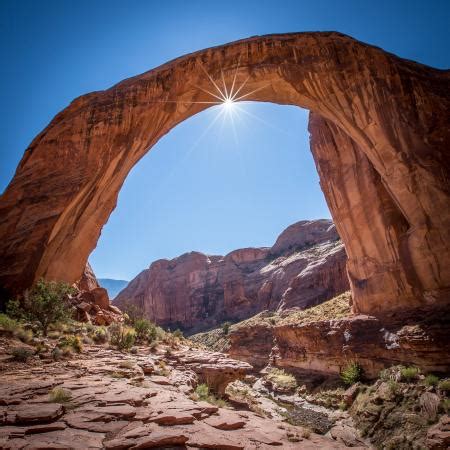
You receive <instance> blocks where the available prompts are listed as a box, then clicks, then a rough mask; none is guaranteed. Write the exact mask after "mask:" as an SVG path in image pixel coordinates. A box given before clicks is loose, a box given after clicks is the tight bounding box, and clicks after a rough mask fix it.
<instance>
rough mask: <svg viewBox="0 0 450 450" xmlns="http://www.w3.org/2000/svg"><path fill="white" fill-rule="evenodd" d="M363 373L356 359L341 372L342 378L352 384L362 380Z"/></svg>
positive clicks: (346, 382)
mask: <svg viewBox="0 0 450 450" xmlns="http://www.w3.org/2000/svg"><path fill="white" fill-rule="evenodd" d="M362 374H363V370H362V367H361V366H360V365H359V364H358V363H357V362H355V361H351V362H349V363H348V364H347V365H346V366H345V367H344V369H343V370H342V372H341V380H342V381H343V382H344V383H345V384H347V385H349V386H351V385H352V384H355V383H356V382H358V381H359V380H361V377H362Z"/></svg>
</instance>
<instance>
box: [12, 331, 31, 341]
mask: <svg viewBox="0 0 450 450" xmlns="http://www.w3.org/2000/svg"><path fill="white" fill-rule="evenodd" d="M14 335H15V336H16V337H17V338H18V339H19V340H21V341H22V342H25V344H28V343H29V342H31V340H32V339H33V332H32V331H31V330H24V329H23V328H19V329H18V330H17V331H16V332H15V333H14Z"/></svg>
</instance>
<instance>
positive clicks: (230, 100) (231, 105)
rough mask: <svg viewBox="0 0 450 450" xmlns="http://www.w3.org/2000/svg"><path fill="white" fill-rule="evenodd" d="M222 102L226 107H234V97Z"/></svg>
mask: <svg viewBox="0 0 450 450" xmlns="http://www.w3.org/2000/svg"><path fill="white" fill-rule="evenodd" d="M222 104H223V106H224V108H226V109H228V110H229V109H231V108H233V106H234V101H233V99H232V98H226V99H225V100H224V101H223V103H222Z"/></svg>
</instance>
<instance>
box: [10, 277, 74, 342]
mask: <svg viewBox="0 0 450 450" xmlns="http://www.w3.org/2000/svg"><path fill="white" fill-rule="evenodd" d="M73 292H74V289H73V288H72V287H71V286H70V285H68V284H66V283H61V282H56V281H50V282H47V281H45V280H39V281H38V282H37V283H36V284H35V285H34V286H33V287H32V289H31V291H30V292H27V293H25V295H24V298H23V299H22V301H19V300H10V301H9V302H8V306H7V312H8V314H9V315H11V316H12V317H14V318H16V319H23V320H27V321H30V322H36V323H37V324H38V325H39V326H40V328H41V330H42V333H43V334H44V336H47V331H48V327H49V326H50V325H51V324H55V323H56V322H59V321H64V320H67V318H68V317H70V313H69V310H68V308H67V305H66V298H67V296H68V295H69V294H72V293H73Z"/></svg>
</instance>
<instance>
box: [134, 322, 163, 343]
mask: <svg viewBox="0 0 450 450" xmlns="http://www.w3.org/2000/svg"><path fill="white" fill-rule="evenodd" d="M133 327H134V329H135V331H136V340H137V341H138V342H147V343H150V342H153V341H154V340H155V339H156V337H157V334H158V333H157V329H156V325H155V324H154V323H153V322H150V321H149V320H147V319H137V320H135V322H134V324H133Z"/></svg>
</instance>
